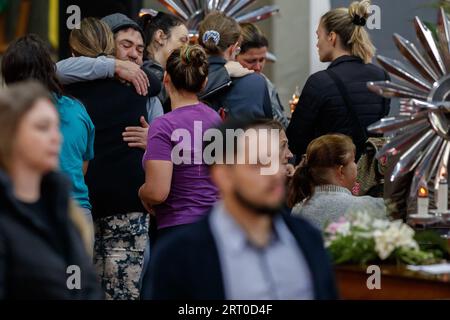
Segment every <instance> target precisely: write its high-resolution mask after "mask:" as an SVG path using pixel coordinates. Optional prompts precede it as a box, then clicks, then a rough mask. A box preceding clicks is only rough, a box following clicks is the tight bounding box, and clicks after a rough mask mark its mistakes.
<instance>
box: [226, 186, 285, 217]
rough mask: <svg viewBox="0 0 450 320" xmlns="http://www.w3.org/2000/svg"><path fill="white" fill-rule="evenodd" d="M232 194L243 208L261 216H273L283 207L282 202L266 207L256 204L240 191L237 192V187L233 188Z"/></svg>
mask: <svg viewBox="0 0 450 320" xmlns="http://www.w3.org/2000/svg"><path fill="white" fill-rule="evenodd" d="M234 195H235V197H236V199H237V201H238V202H239V203H240V204H241V205H242V206H243V207H245V208H247V209H249V210H251V211H253V212H254V213H256V214H258V215H262V216H270V217H273V216H275V215H276V214H278V213H279V212H280V211H281V209H282V208H283V203H280V204H279V205H278V206H276V207H268V206H264V205H259V204H256V203H254V202H252V201H250V200H248V199H246V198H245V197H244V196H243V195H242V193H241V192H239V191H238V190H237V189H235V190H234Z"/></svg>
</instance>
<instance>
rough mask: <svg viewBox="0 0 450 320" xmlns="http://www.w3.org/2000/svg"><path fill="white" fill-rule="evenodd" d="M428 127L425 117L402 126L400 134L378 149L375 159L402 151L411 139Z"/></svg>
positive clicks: (418, 135) (421, 133) (417, 136)
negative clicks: (407, 125)
mask: <svg viewBox="0 0 450 320" xmlns="http://www.w3.org/2000/svg"><path fill="white" fill-rule="evenodd" d="M429 128H430V127H429V125H428V123H427V120H425V119H424V120H422V121H420V122H418V123H415V124H413V125H410V126H409V127H405V128H402V129H401V134H399V135H398V136H396V137H395V138H393V139H392V140H391V141H389V142H388V143H387V144H385V145H384V146H383V147H382V148H381V149H380V150H379V151H378V153H377V155H376V157H377V159H380V158H382V157H383V156H385V155H394V156H395V155H397V154H399V153H401V152H403V151H404V150H405V149H406V148H407V147H408V146H409V145H410V144H411V143H412V142H413V141H415V140H416V139H417V138H419V137H421V136H422V135H423V134H424V133H425V132H426V131H428V130H429ZM399 131H400V130H399Z"/></svg>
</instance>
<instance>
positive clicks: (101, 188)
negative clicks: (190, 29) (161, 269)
mask: <svg viewBox="0 0 450 320" xmlns="http://www.w3.org/2000/svg"><path fill="white" fill-rule="evenodd" d="M122 26H123V27H124V28H125V29H124V31H123V30H122V31H123V32H122V33H120V31H118V32H119V33H120V36H121V37H122V38H126V40H124V39H122V38H120V37H119V38H117V37H116V41H117V40H120V39H122V41H125V43H126V44H128V45H129V43H128V40H130V41H131V42H133V43H143V41H142V36H141V33H140V32H139V31H137V30H135V29H133V28H131V27H129V28H127V26H126V25H122ZM70 44H71V49H72V52H73V54H74V55H75V56H87V57H95V56H99V55H104V56H106V57H110V56H112V55H113V54H114V51H115V50H116V51H117V45H115V39H114V35H113V33H112V31H111V27H110V26H109V25H108V24H107V23H105V22H104V21H101V20H98V19H96V18H86V19H84V20H83V21H82V22H81V26H80V29H75V30H73V31H72V33H71V37H70ZM118 45H119V46H120V45H122V43H121V42H119V43H118ZM130 55H131V58H133V57H134V59H135V61H136V65H139V62H140V61H142V55H143V50H142V51H139V50H135V49H133V50H132V52H131V53H130ZM65 88H66V90H67V91H68V92H70V93H71V94H72V95H73V96H74V97H76V98H77V99H79V100H80V101H82V102H83V104H84V105H85V106H86V109H87V111H88V113H89V115H90V116H91V118H92V121H93V122H94V124H95V126H96V139H95V144H94V147H95V152H96V156H95V158H94V160H93V161H92V162H91V163H90V165H89V168H88V172H87V175H86V182H87V184H88V187H89V195H90V198H91V201H92V213H93V217H94V220H95V254H94V263H95V266H96V268H97V272H98V274H99V276H100V278H101V280H102V285H103V288H104V290H105V292H106V297H107V299H114V300H134V299H138V298H139V293H140V281H141V275H142V269H143V266H144V262H145V253H146V250H147V248H148V241H149V240H148V229H149V216H148V214H147V212H146V211H145V209H144V207H143V206H142V204H141V201H140V199H139V197H138V190H139V187H140V186H141V185H142V184H143V183H144V179H145V176H144V171H143V170H142V167H141V165H140V164H141V160H142V157H143V155H144V148H145V147H144V148H143V147H141V146H140V145H139V144H138V145H137V146H131V147H130V146H129V145H128V143H127V142H126V141H124V139H123V131H124V129H125V128H126V127H129V126H134V127H138V126H139V125H140V121H141V120H140V119H142V118H147V108H146V107H147V102H148V99H147V97H146V96H142V95H139V94H138V93H137V92H136V91H135V88H134V87H133V86H130V85H128V84H127V83H125V82H123V81H121V80H120V79H114V78H112V79H102V80H93V81H85V82H77V83H73V84H71V85H67V86H65ZM145 136H146V135H145ZM145 143H146V142H144V143H143V144H144V145H145Z"/></svg>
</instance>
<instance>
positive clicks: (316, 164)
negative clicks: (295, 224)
mask: <svg viewBox="0 0 450 320" xmlns="http://www.w3.org/2000/svg"><path fill="white" fill-rule="evenodd" d="M356 174H357V169H356V163H355V145H354V144H353V142H352V140H351V139H350V138H349V137H347V136H344V135H341V134H332V135H325V136H322V137H320V138H317V139H315V140H313V141H312V142H311V143H310V145H309V146H308V149H307V151H306V157H305V158H304V159H303V161H302V162H301V164H300V167H299V168H298V169H297V171H296V173H295V175H294V177H293V179H292V181H291V184H290V190H289V204H290V206H292V207H294V208H293V209H292V213H293V214H294V215H299V216H302V217H304V218H306V219H308V220H309V221H310V222H311V223H313V224H314V225H315V226H317V227H318V228H319V229H323V228H324V227H325V226H326V225H327V224H328V223H331V222H335V221H337V220H339V219H340V218H341V217H344V216H346V215H347V214H349V213H352V212H354V211H361V210H364V211H368V212H369V213H371V214H376V215H386V207H385V205H384V200H383V199H379V198H373V197H368V196H365V197H356V196H353V195H352V193H351V190H352V188H353V186H354V184H355V181H356Z"/></svg>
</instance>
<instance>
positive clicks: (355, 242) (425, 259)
mask: <svg viewBox="0 0 450 320" xmlns="http://www.w3.org/2000/svg"><path fill="white" fill-rule="evenodd" d="M415 236H416V233H415V231H414V230H413V229H412V228H411V227H410V226H408V225H407V224H405V223H403V222H402V221H401V220H396V221H390V220H388V218H387V217H386V218H381V217H379V216H373V215H370V214H369V213H368V212H357V213H354V214H351V215H349V216H348V218H341V220H339V221H338V222H335V223H331V224H329V225H328V226H327V227H326V228H325V246H326V247H327V249H328V251H329V252H330V254H331V257H332V259H333V261H334V263H335V264H343V263H357V264H367V263H374V262H396V263H403V264H412V265H416V264H429V263H435V262H437V261H439V260H440V259H441V258H442V257H443V254H441V252H440V251H439V250H425V249H424V248H421V247H420V246H419V244H418V242H417V241H416V239H415ZM428 238H430V237H428ZM438 238H439V237H438Z"/></svg>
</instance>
